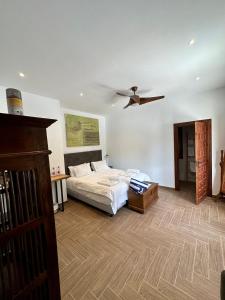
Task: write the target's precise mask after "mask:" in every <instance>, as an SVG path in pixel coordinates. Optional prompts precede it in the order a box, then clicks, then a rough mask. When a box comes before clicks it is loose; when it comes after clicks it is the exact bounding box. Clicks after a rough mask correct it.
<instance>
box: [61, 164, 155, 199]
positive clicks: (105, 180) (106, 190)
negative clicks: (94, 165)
mask: <svg viewBox="0 0 225 300" xmlns="http://www.w3.org/2000/svg"><path fill="white" fill-rule="evenodd" d="M131 178H135V179H137V180H140V181H149V180H150V179H149V176H148V175H147V174H144V173H140V172H139V173H138V172H135V171H134V172H133V173H132V171H130V170H129V172H125V171H122V170H118V169H106V170H104V171H97V172H92V174H90V175H87V176H82V177H78V178H77V177H70V178H68V179H67V188H68V189H69V190H77V189H79V190H83V191H87V192H91V193H94V194H98V195H101V196H105V197H107V198H108V199H110V201H111V203H112V202H113V201H114V200H115V199H117V197H119V196H120V195H123V194H124V193H127V192H128V189H129V182H130V179H131Z"/></svg>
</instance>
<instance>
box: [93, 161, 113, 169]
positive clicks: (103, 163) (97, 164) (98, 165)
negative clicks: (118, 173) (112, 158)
mask: <svg viewBox="0 0 225 300" xmlns="http://www.w3.org/2000/svg"><path fill="white" fill-rule="evenodd" d="M91 167H92V169H93V170H94V171H100V170H108V169H109V167H108V166H107V163H106V160H100V161H92V162H91Z"/></svg>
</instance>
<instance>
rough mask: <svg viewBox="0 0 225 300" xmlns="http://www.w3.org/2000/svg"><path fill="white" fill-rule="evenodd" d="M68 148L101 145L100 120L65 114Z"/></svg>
mask: <svg viewBox="0 0 225 300" xmlns="http://www.w3.org/2000/svg"><path fill="white" fill-rule="evenodd" d="M64 117H65V126H66V146H67V147H82V146H97V145H100V138H99V121H98V119H93V118H88V117H83V116H76V115H71V114H65V115H64Z"/></svg>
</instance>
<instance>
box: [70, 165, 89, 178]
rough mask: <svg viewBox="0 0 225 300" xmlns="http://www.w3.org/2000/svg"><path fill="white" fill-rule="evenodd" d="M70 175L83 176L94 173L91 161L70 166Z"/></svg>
mask: <svg viewBox="0 0 225 300" xmlns="http://www.w3.org/2000/svg"><path fill="white" fill-rule="evenodd" d="M68 168H69V171H70V176H72V177H82V176H86V175H89V174H91V173H92V170H91V167H90V164H89V163H84V164H81V165H78V166H69V167H68Z"/></svg>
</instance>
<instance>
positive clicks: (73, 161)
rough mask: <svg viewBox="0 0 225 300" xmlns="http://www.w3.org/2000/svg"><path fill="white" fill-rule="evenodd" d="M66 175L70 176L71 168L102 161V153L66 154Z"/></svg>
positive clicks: (96, 151) (99, 151)
mask: <svg viewBox="0 0 225 300" xmlns="http://www.w3.org/2000/svg"><path fill="white" fill-rule="evenodd" d="M64 160H65V170H66V174H69V169H68V167H69V166H77V165H80V164H83V163H90V162H92V161H99V160H102V151H101V150H95V151H86V152H77V153H68V154H64Z"/></svg>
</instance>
